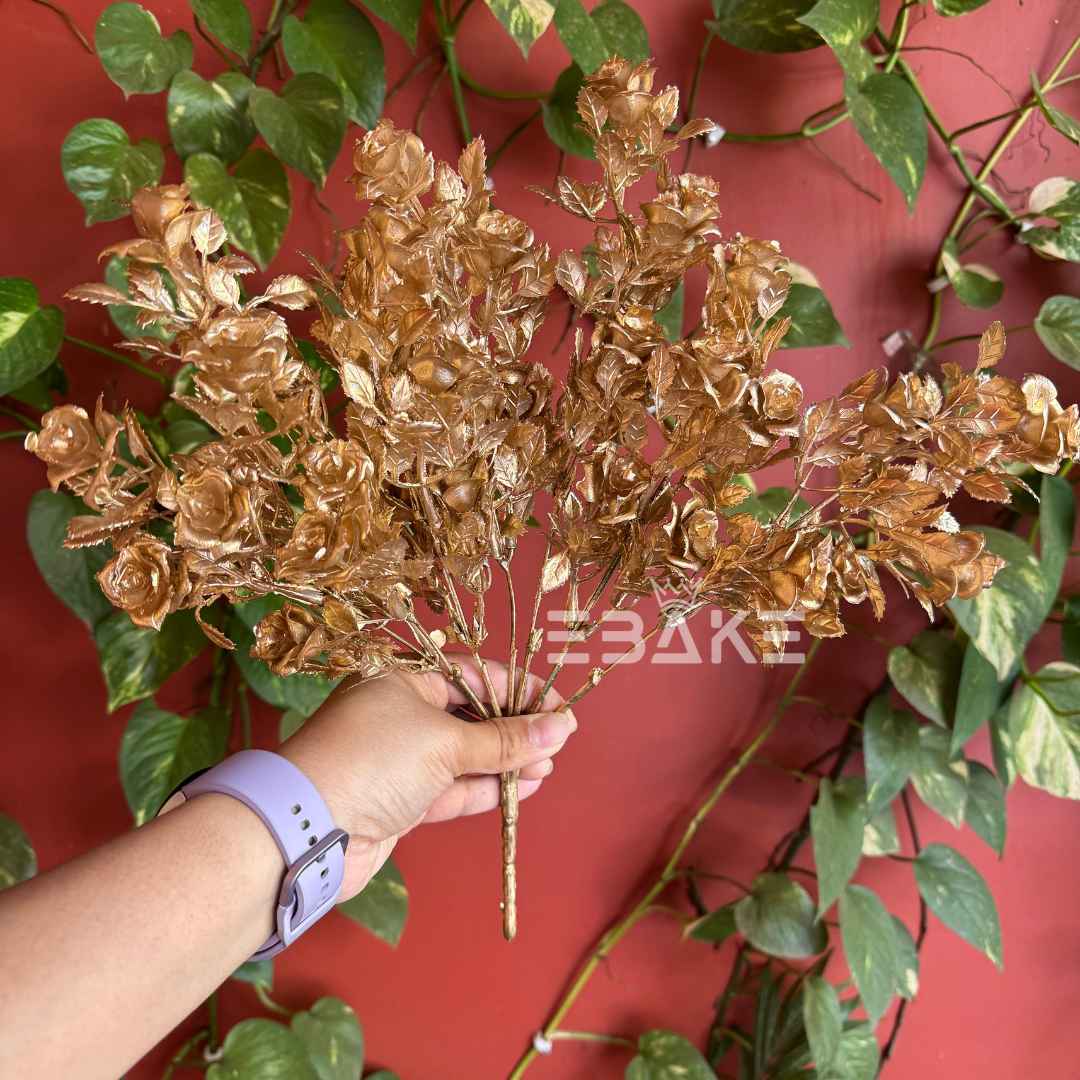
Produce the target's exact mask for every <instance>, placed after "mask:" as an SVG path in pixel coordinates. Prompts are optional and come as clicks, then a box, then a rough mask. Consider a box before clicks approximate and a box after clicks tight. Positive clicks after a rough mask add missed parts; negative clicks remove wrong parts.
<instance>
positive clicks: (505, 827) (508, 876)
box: [499, 769, 518, 941]
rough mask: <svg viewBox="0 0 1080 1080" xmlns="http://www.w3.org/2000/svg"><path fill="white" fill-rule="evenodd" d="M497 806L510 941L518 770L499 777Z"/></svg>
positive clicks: (514, 911) (514, 908) (514, 915)
mask: <svg viewBox="0 0 1080 1080" xmlns="http://www.w3.org/2000/svg"><path fill="white" fill-rule="evenodd" d="M500 780H501V784H500V791H499V806H500V808H501V809H502V855H503V937H504V938H506V940H507V941H513V940H514V935H515V934H516V933H517V867H516V866H515V863H514V860H515V858H516V857H517V819H518V771H517V769H514V770H513V771H511V772H505V773H503V774H502V776H501V777H500Z"/></svg>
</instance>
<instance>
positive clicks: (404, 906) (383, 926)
mask: <svg viewBox="0 0 1080 1080" xmlns="http://www.w3.org/2000/svg"><path fill="white" fill-rule="evenodd" d="M337 907H338V911H340V912H342V913H343V914H345V915H348V916H349V918H350V919H354V920H355V921H356V922H358V923H359V924H360V925H361V926H363V927H365V928H366V929H367V930H370V931H371V933H373V934H374V935H375V936H376V937H377V938H382V939H383V941H385V942H387V943H388V944H390V945H391V946H392V947H393V948H397V943H398V942H399V941H400V940H401V932H402V931H403V930H404V929H405V920H406V918H408V915H409V892H408V890H407V889H406V888H405V881H404V879H403V878H402V876H401V871H400V870H399V869H398V868H397V865H396V864H395V863H394V860H393V859H387V860H386V862H384V863H383V864H382V866H381V867H380V868H379V870H378V871H377V872H376V874H375V876H374V877H373V878H372V879H371V880H370V881H369V882H368V883H367V885H365V886H364V888H363V890H362V891H361V892H358V893H357V894H356V895H355V896H354V897H353V898H352V899H351V900H346V901H345V902H344V903H341V904H338V906H337Z"/></svg>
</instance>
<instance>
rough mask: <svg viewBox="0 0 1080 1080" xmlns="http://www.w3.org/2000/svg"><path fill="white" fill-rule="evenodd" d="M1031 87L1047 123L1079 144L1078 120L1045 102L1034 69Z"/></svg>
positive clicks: (1079, 124)
mask: <svg viewBox="0 0 1080 1080" xmlns="http://www.w3.org/2000/svg"><path fill="white" fill-rule="evenodd" d="M982 2H983V3H986V2H987V0H982ZM1031 89H1032V90H1033V91H1034V92H1035V100H1036V101H1038V103H1039V108H1040V109H1042V114H1043V116H1045V117H1046V121H1047V123H1048V124H1049V125H1050V126H1051V127H1052V128H1054V129H1055V130H1056V131H1060V132H1061V134H1062V135H1064V136H1065V138H1066V139H1071V140H1072V141H1073V142H1074V143H1076V144H1077V145H1078V146H1080V122H1078V121H1076V120H1074V119H1073V118H1072V117H1071V116H1070V115H1069V114H1068V113H1064V112H1062V111H1061V110H1060V109H1055V108H1054V107H1053V106H1052V105H1050V104H1049V103H1048V102H1047V100H1046V98H1045V97H1043V92H1042V87H1041V86H1040V85H1039V77H1038V75H1036V74H1035V70H1034V69H1032V71H1031Z"/></svg>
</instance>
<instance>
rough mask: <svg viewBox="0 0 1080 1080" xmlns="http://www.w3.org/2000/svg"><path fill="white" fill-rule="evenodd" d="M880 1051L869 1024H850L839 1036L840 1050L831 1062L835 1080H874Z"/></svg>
mask: <svg viewBox="0 0 1080 1080" xmlns="http://www.w3.org/2000/svg"><path fill="white" fill-rule="evenodd" d="M879 1056H880V1051H879V1050H878V1044H877V1039H875V1038H874V1032H873V1031H872V1030H871V1028H870V1025H869V1024H852V1025H851V1026H849V1027H846V1028H845V1029H844V1034H843V1035H841V1036H840V1049H839V1050H838V1051H837V1054H836V1059H835V1060H834V1061H833V1067H832V1075H833V1076H835V1077H837V1080H874V1078H875V1077H876V1076H877V1074H878V1061H879Z"/></svg>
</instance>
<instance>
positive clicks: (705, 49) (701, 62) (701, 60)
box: [683, 30, 716, 172]
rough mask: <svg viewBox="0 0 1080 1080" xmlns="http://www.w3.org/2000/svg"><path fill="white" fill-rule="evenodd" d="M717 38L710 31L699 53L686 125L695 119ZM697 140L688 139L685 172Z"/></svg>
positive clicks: (691, 84)
mask: <svg viewBox="0 0 1080 1080" xmlns="http://www.w3.org/2000/svg"><path fill="white" fill-rule="evenodd" d="M714 37H716V34H715V32H714V31H712V30H710V31H709V32H708V33H707V34H706V35H705V40H704V41H703V42H702V43H701V52H699V53H698V59H697V67H695V68H694V78H693V81H692V82H691V83H690V96H689V97H688V98H687V99H686V119H685V120H684V121H683V122H684V123H687V124H688V123H689V122H690V121H691V120H693V119H694V106H695V105H696V104H697V96H698V89H699V87H700V86H701V75H702V72H704V70H705V60H706V57H708V55H709V46H710V45H711V44H712V40H713V38H714ZM696 142H697V140H696V139H687V141H686V160H685V161H684V162H683V172H686V171H687V169H689V168H690V158H691V156H692V155H693V153H694V144H695V143H696Z"/></svg>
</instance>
